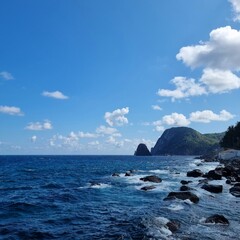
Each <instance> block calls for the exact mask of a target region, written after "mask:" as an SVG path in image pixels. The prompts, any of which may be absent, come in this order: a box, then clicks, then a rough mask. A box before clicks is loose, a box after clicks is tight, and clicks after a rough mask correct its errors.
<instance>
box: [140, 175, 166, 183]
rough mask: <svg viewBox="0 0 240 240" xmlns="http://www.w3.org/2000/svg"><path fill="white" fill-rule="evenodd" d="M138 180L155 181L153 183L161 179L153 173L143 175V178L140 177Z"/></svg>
mask: <svg viewBox="0 0 240 240" xmlns="http://www.w3.org/2000/svg"><path fill="white" fill-rule="evenodd" d="M140 180H141V181H144V182H155V183H160V182H162V179H161V178H160V177H157V176H155V175H152V176H147V177H143V178H140Z"/></svg>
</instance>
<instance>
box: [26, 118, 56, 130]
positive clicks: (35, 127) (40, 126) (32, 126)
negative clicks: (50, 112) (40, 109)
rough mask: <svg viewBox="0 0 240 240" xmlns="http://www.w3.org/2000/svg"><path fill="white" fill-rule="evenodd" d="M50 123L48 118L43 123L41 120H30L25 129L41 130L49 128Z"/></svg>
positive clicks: (50, 127) (50, 126)
mask: <svg viewBox="0 0 240 240" xmlns="http://www.w3.org/2000/svg"><path fill="white" fill-rule="evenodd" d="M52 128H53V127H52V124H51V122H50V121H49V120H45V121H44V122H43V123H41V122H35V123H33V122H30V123H29V124H28V125H27V126H26V127H25V129H27V130H33V131H42V130H51V129H52Z"/></svg>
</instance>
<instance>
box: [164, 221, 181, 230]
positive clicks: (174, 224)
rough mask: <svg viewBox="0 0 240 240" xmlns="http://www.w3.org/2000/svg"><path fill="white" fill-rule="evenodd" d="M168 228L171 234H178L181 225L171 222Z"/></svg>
mask: <svg viewBox="0 0 240 240" xmlns="http://www.w3.org/2000/svg"><path fill="white" fill-rule="evenodd" d="M166 226H167V227H168V229H169V230H170V231H171V232H176V231H177V230H178V229H179V228H180V223H179V222H176V221H170V222H168V223H167V224H166Z"/></svg>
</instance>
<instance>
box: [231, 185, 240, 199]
mask: <svg viewBox="0 0 240 240" xmlns="http://www.w3.org/2000/svg"><path fill="white" fill-rule="evenodd" d="M229 192H230V193H231V194H232V195H233V196H235V197H240V187H239V186H234V187H232V188H230V189H229Z"/></svg>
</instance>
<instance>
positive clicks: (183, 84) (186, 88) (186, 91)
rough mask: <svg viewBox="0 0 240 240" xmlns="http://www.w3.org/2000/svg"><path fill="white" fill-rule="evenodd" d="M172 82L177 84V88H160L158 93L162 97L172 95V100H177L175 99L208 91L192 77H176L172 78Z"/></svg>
mask: <svg viewBox="0 0 240 240" xmlns="http://www.w3.org/2000/svg"><path fill="white" fill-rule="evenodd" d="M171 83H172V84H174V85H175V86H176V89H175V90H167V89H159V90H158V93H157V94H158V95H159V96H162V97H171V98H172V101H175V99H180V98H186V97H191V96H199V95H202V94H206V93H207V92H206V90H205V88H204V87H203V86H202V85H201V84H199V83H196V82H195V80H194V79H192V78H190V79H187V78H185V77H175V78H174V79H172V80H171Z"/></svg>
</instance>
